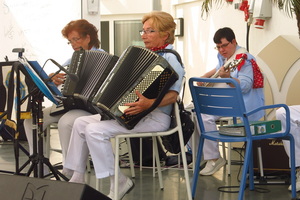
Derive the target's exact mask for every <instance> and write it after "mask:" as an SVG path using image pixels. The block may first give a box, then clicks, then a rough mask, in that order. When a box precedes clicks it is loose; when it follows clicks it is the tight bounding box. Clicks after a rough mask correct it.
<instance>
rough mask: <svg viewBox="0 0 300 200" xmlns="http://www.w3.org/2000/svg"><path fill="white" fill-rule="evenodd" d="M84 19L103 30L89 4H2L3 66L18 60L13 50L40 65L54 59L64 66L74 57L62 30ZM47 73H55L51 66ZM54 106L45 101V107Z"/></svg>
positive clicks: (24, 0)
mask: <svg viewBox="0 0 300 200" xmlns="http://www.w3.org/2000/svg"><path fill="white" fill-rule="evenodd" d="M80 18H85V19H87V20H88V21H90V22H91V23H93V24H94V25H95V26H96V27H97V28H98V29H99V28H100V14H99V13H98V14H97V15H90V14H89V13H88V11H87V1H86V0H76V1H74V0H63V1H61V0H51V1H44V0H43V1H40V0H17V1H16V0H0V19H1V23H0V30H1V32H0V41H1V43H0V45H1V46H0V62H2V61H4V57H5V56H7V57H8V59H9V60H17V53H12V49H13V48H25V52H24V55H25V56H26V57H27V58H28V59H29V60H37V61H38V62H39V63H40V65H43V64H44V63H45V61H46V60H47V59H49V58H52V59H54V60H56V61H58V62H59V63H64V62H65V61H66V60H67V59H68V58H70V57H71V56H72V53H73V49H72V48H71V46H69V45H67V40H66V39H65V38H63V36H62V34H61V30H62V29H63V27H64V26H65V25H66V24H67V23H68V22H70V21H71V20H76V19H80ZM44 69H45V71H46V72H47V73H50V72H53V71H56V66H55V65H53V64H52V63H51V62H47V64H46V65H45V68H44ZM49 104H51V103H50V102H49V101H47V99H46V101H45V105H46V106H47V105H49Z"/></svg>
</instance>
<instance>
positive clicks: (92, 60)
mask: <svg viewBox="0 0 300 200" xmlns="http://www.w3.org/2000/svg"><path fill="white" fill-rule="evenodd" d="M69 72H70V73H73V74H76V75H77V76H78V77H79V81H78V82H75V81H72V80H71V79H70V78H68V77H67V79H66V81H65V84H64V88H63V95H64V96H65V97H66V98H65V100H63V105H64V107H65V109H67V110H70V109H83V110H87V111H89V112H91V113H94V114H95V113H100V114H101V115H102V119H116V120H117V121H118V122H119V123H120V124H121V125H122V126H124V127H126V128H127V129H132V128H133V127H134V126H135V125H136V124H137V123H138V122H139V121H140V120H141V119H142V118H143V117H144V116H146V115H147V114H148V113H150V112H151V111H152V110H154V109H155V108H156V107H157V106H158V105H159V103H160V102H161V100H162V98H163V97H164V95H165V94H166V93H167V92H168V90H169V89H170V87H171V86H172V85H173V84H174V83H175V81H176V80H178V75H177V73H176V72H175V71H174V69H173V68H172V67H171V66H170V64H169V63H168V62H167V61H166V60H165V59H164V58H163V57H161V56H159V55H158V54H157V53H154V52H153V51H150V50H148V49H146V48H144V47H138V46H129V47H128V48H127V49H126V50H125V51H124V52H123V54H122V55H121V56H120V58H119V59H118V58H117V56H113V55H110V54H107V53H105V52H101V51H88V50H81V51H76V52H74V53H73V56H72V60H71V64H70V66H69ZM136 90H138V91H139V92H140V93H142V94H143V95H144V96H145V97H147V98H151V99H156V100H155V102H154V104H153V105H152V107H151V108H150V109H148V110H145V111H143V112H141V113H139V114H137V115H133V116H127V115H125V114H124V110H125V109H126V108H127V107H126V106H125V105H124V104H125V103H131V102H135V101H137V100H138V97H137V95H136V94H135V91H136Z"/></svg>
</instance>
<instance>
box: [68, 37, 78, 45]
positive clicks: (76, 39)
mask: <svg viewBox="0 0 300 200" xmlns="http://www.w3.org/2000/svg"><path fill="white" fill-rule="evenodd" d="M80 39H81V38H80V37H79V38H73V39H71V40H69V41H68V44H72V43H74V42H78V41H79V40H80Z"/></svg>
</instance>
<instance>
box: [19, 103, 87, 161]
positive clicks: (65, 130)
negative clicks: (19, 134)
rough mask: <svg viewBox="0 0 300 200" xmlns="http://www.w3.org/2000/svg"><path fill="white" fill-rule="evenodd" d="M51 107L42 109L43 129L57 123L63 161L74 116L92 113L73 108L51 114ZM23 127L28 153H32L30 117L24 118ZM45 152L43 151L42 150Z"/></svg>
mask: <svg viewBox="0 0 300 200" xmlns="http://www.w3.org/2000/svg"><path fill="white" fill-rule="evenodd" d="M50 111H51V107H47V108H45V109H43V119H44V123H43V129H44V130H45V129H46V128H47V127H48V126H49V125H51V124H52V123H58V124H57V127H58V133H59V139H60V145H61V148H62V156H63V158H62V162H63V163H64V161H65V157H66V154H67V151H68V147H69V141H70V137H71V132H72V127H73V124H74V121H75V119H76V118H78V117H81V116H88V115H92V114H91V113H89V112H87V111H85V110H79V109H74V110H70V111H68V112H66V113H65V114H61V115H56V116H51V115H50ZM24 129H25V132H26V137H27V140H28V145H29V152H30V154H32V153H33V137H32V119H26V120H24ZM44 153H45V152H44Z"/></svg>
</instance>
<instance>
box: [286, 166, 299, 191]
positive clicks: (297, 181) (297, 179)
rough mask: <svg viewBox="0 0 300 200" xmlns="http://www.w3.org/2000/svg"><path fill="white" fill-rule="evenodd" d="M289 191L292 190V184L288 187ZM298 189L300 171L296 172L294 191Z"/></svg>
mask: <svg viewBox="0 0 300 200" xmlns="http://www.w3.org/2000/svg"><path fill="white" fill-rule="evenodd" d="M288 190H289V191H292V185H290V186H289V188H288ZM299 191H300V171H297V173H296V192H299Z"/></svg>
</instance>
